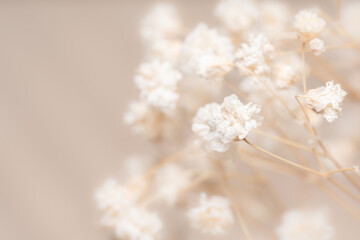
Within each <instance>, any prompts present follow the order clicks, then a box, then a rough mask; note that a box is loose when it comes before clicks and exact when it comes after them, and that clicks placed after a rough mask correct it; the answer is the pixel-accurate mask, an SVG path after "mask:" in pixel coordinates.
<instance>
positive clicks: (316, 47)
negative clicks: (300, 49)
mask: <svg viewBox="0 0 360 240" xmlns="http://www.w3.org/2000/svg"><path fill="white" fill-rule="evenodd" d="M309 47H310V49H311V51H312V52H313V53H314V55H315V56H320V55H321V54H322V53H323V52H325V51H326V48H325V44H324V41H323V40H321V39H319V38H314V39H313V40H311V41H310V42H309Z"/></svg>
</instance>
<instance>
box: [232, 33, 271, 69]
mask: <svg viewBox="0 0 360 240" xmlns="http://www.w3.org/2000/svg"><path fill="white" fill-rule="evenodd" d="M273 53H274V46H273V45H272V44H271V43H270V42H269V40H268V39H267V38H266V37H265V36H264V35H263V34H258V35H256V36H254V35H250V37H249V39H248V43H243V44H241V48H240V49H238V50H237V52H236V54H235V56H236V58H237V61H236V64H238V65H239V66H240V67H241V68H244V69H246V70H250V71H252V72H254V73H255V74H263V73H266V72H268V71H270V67H269V63H270V62H271V61H272V59H273V57H274V56H273ZM240 70H241V69H240ZM244 73H245V74H246V71H245V72H244Z"/></svg>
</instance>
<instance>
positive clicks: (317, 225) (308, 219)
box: [276, 210, 334, 240]
mask: <svg viewBox="0 0 360 240" xmlns="http://www.w3.org/2000/svg"><path fill="white" fill-rule="evenodd" d="M276 233H277V235H278V237H279V240H332V239H334V229H333V228H332V226H331V225H330V224H329V222H328V216H327V212H326V211H323V210H315V211H309V210H291V211H288V212H286V213H285V214H284V215H283V218H282V222H281V225H280V226H279V227H278V228H277V230H276Z"/></svg>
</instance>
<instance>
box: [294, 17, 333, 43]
mask: <svg viewBox="0 0 360 240" xmlns="http://www.w3.org/2000/svg"><path fill="white" fill-rule="evenodd" d="M325 26H326V22H325V20H324V19H322V18H320V17H319V16H318V15H317V13H316V12H315V11H313V10H302V11H300V12H299V13H298V14H296V16H295V20H294V28H295V30H296V31H297V32H298V35H299V38H300V39H301V40H302V41H304V42H309V41H311V40H312V39H314V38H316V37H317V36H318V35H319V34H320V33H321V32H322V31H323V30H324V28H325Z"/></svg>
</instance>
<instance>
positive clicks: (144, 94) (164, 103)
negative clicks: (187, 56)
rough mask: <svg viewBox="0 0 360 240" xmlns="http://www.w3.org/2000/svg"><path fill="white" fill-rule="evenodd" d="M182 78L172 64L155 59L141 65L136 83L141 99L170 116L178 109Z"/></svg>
mask: <svg viewBox="0 0 360 240" xmlns="http://www.w3.org/2000/svg"><path fill="white" fill-rule="evenodd" d="M181 77H182V76H181V74H180V73H179V72H178V71H176V70H175V69H174V68H173V67H172V64H171V63H170V62H161V61H159V60H157V59H155V60H153V61H151V62H150V63H143V64H141V65H140V67H139V69H138V74H137V76H136V77H135V83H136V85H137V86H138V88H139V89H140V96H141V98H142V99H144V100H145V102H146V103H147V104H148V105H149V106H152V107H154V108H157V109H159V110H161V111H162V112H164V113H166V114H169V113H171V111H173V110H174V109H175V108H176V104H177V100H178V98H179V93H178V84H179V81H180V79H181Z"/></svg>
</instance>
